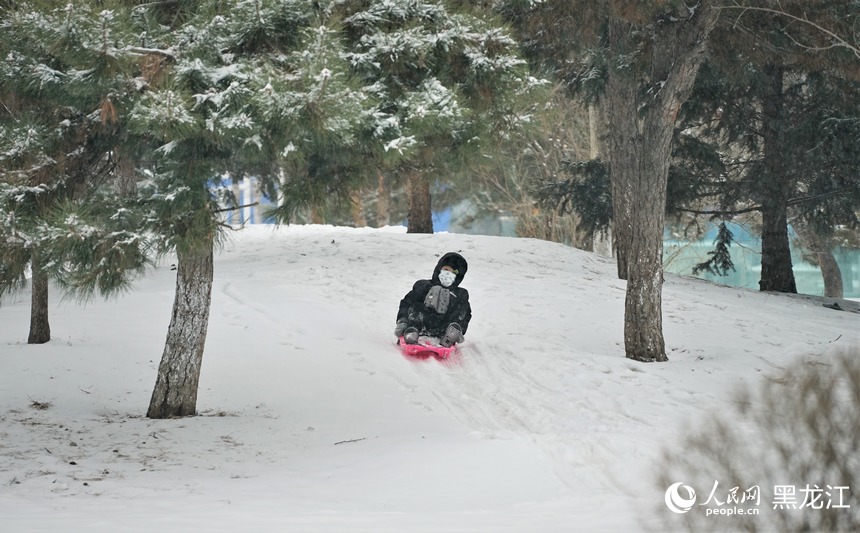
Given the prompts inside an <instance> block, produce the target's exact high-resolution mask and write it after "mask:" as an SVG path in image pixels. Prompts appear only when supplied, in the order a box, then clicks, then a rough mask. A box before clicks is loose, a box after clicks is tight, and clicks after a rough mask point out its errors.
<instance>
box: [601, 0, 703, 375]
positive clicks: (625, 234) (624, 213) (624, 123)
mask: <svg viewBox="0 0 860 533" xmlns="http://www.w3.org/2000/svg"><path fill="white" fill-rule="evenodd" d="M704 4H707V2H706V1H704V0H703V1H702V2H701V3H700V4H699V6H698V8H697V10H696V11H695V12H694V14H692V16H691V17H690V18H689V19H687V20H685V21H682V22H675V23H673V24H660V25H658V26H656V28H657V29H656V30H655V32H656V33H654V35H653V47H652V50H651V54H652V55H651V57H650V71H649V74H650V79H652V80H659V81H660V83H659V84H657V85H655V86H652V87H648V90H646V91H642V90H640V83H641V80H640V79H639V77H638V76H636V75H635V74H634V70H635V69H633V68H623V69H622V68H612V69H610V70H609V80H608V82H607V106H608V113H609V120H610V138H611V150H612V153H611V154H610V158H611V161H610V165H611V166H610V176H611V179H612V194H613V219H614V221H615V223H616V227H615V235H616V239H617V242H616V246H617V249H618V250H619V251H621V252H622V253H621V254H619V258H620V259H622V260H623V263H622V262H619V271H618V273H619V276H623V275H625V274H626V279H627V297H626V300H625V306H624V349H625V352H626V354H627V357H628V358H630V359H635V360H638V361H667V360H668V358H667V357H666V348H665V341H664V338H663V317H662V289H663V231H664V225H665V216H666V186H667V184H668V180H669V163H670V156H671V150H672V134H673V132H674V127H675V120H676V118H677V114H678V111H679V110H680V107H681V105H682V104H683V103H684V102H685V101H686V99H687V98H688V97H689V95H690V92H691V91H692V88H693V82H694V81H695V79H696V75H697V73H698V70H699V66H700V65H701V63H702V61H703V60H704V54H705V49H706V46H707V41H708V36H709V35H710V32H711V31H712V30H713V28H714V26H715V24H716V20H717V16H718V15H717V11H716V10H714V9H711V8H710V6H708V5H704ZM633 29H634V28H632V27H631V25H630V24H629V23H628V22H625V21H623V20H621V19H618V18H615V17H611V18H610V23H609V45H610V47H611V48H612V50H613V53H615V54H618V55H623V54H625V53H627V52H629V51H630V50H631V49H632V48H635V45H633V44H632V43H631V38H633V39H635V37H633V36H634V35H635V34H636V32H634V31H632V30H633ZM616 194H617V195H618V198H615V196H616ZM624 263H626V271H625V269H624V268H623V266H624Z"/></svg>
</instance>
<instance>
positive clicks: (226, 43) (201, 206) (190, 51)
mask: <svg viewBox="0 0 860 533" xmlns="http://www.w3.org/2000/svg"><path fill="white" fill-rule="evenodd" d="M330 7H331V5H329V4H326V3H322V2H315V3H311V2H295V1H291V0H280V1H270V2H264V1H261V0H258V1H238V0H237V1H226V2H225V1H214V0H213V1H203V2H199V3H195V4H192V5H190V6H185V8H183V7H182V6H179V7H177V8H176V9H177V10H174V11H173V12H172V13H171V12H164V11H159V10H160V9H161V8H160V6H159V5H157V4H152V5H150V4H146V5H142V6H141V7H140V8H138V9H137V10H136V14H137V16H136V18H133V22H134V23H135V24H136V34H137V35H139V37H140V39H141V40H142V41H144V42H143V43H142V44H141V45H140V48H141V49H142V50H148V51H149V52H148V54H147V56H148V57H149V59H150V61H151V62H152V63H153V65H152V66H151V67H150V69H149V70H150V72H149V73H148V75H147V79H146V87H145V90H144V91H143V93H142V95H141V97H140V98H139V99H138V100H137V102H136V104H135V106H134V107H133V108H132V109H131V110H130V113H129V118H128V121H129V130H130V132H131V135H132V136H133V138H134V139H135V145H136V146H138V147H139V149H138V151H139V155H138V161H139V162H140V165H141V171H142V172H143V173H144V174H145V175H146V176H147V177H148V179H147V180H146V182H145V183H143V184H141V186H140V207H141V208H143V209H146V210H147V213H148V215H147V217H146V222H147V223H146V227H147V228H148V229H149V230H150V231H151V232H152V233H153V234H154V235H156V236H157V239H156V245H157V250H158V251H159V252H160V253H162V254H165V253H169V252H175V253H176V257H177V284H176V298H175V301H174V308H173V315H172V319H171V323H170V326H169V328H168V335H167V341H166V343H165V349H164V353H163V355H162V359H161V364H160V365H159V371H158V378H157V380H156V384H155V388H154V391H153V394H152V398H151V401H150V406H149V410H148V412H147V416H148V417H150V418H167V417H174V416H186V415H193V414H194V413H195V411H196V401H197V386H198V382H199V377H200V367H201V363H202V356H203V350H204V346H205V340H206V332H207V325H208V313H209V304H210V298H211V289H212V281H213V269H214V266H213V249H214V247H215V246H216V244H217V243H218V242H219V239H220V236H221V232H222V225H221V223H220V218H219V211H221V208H219V206H218V204H217V202H216V198H215V195H216V192H215V191H213V188H212V187H211V184H212V180H214V179H216V178H220V177H221V176H225V175H227V176H230V177H233V178H240V177H243V176H245V175H247V174H252V175H254V176H256V177H258V178H259V179H260V180H261V182H262V183H263V187H264V189H265V190H267V191H269V194H273V192H274V191H275V190H279V194H281V202H280V203H281V207H280V208H279V212H280V214H281V215H282V216H283V213H285V212H288V211H289V210H290V209H292V208H293V206H295V205H302V204H307V203H315V202H317V201H318V200H319V196H320V194H321V191H326V192H330V191H341V190H342V189H343V188H344V186H343V183H344V181H343V180H344V179H345V177H346V174H347V173H346V172H345V171H343V169H342V168H338V171H337V172H331V170H332V169H333V168H334V166H333V165H339V164H340V163H339V162H338V161H337V160H334V161H332V160H330V159H328V158H329V156H331V155H333V154H337V153H338V152H339V151H347V152H348V151H350V150H352V147H353V146H354V145H355V143H356V138H357V131H358V130H359V129H360V125H361V124H363V123H364V122H365V121H366V120H367V117H368V116H369V115H370V113H369V111H368V109H369V108H370V104H368V103H366V102H370V101H371V98H370V97H369V95H368V94H367V93H366V92H362V91H359V90H356V89H354V88H353V86H352V84H351V83H350V82H349V76H348V74H349V73H348V72H347V70H346V63H345V61H344V60H343V51H342V49H341V47H340V40H339V39H338V37H337V35H336V29H335V26H334V21H333V19H332V11H331V9H330ZM183 9H184V10H183ZM162 20H168V21H170V24H172V25H173V26H172V27H171V26H169V25H164V24H163V23H162V22H161V21H162ZM282 170H283V171H285V172H282ZM284 173H286V180H284V181H283V182H282V181H281V179H280V178H281V176H282V175H283V174H284ZM284 218H285V217H284Z"/></svg>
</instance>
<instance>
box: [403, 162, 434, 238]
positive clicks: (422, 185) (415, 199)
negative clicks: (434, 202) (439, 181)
mask: <svg viewBox="0 0 860 533" xmlns="http://www.w3.org/2000/svg"><path fill="white" fill-rule="evenodd" d="M406 195H407V196H408V198H409V214H408V215H407V217H408V218H407V220H408V228H407V230H406V232H407V233H433V212H432V209H431V206H430V180H429V179H428V178H427V176H425V175H424V173H423V172H420V171H418V170H413V171H411V172H409V175H408V176H407V184H406Z"/></svg>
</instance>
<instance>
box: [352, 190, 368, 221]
mask: <svg viewBox="0 0 860 533" xmlns="http://www.w3.org/2000/svg"><path fill="white" fill-rule="evenodd" d="M349 198H350V200H351V202H350V204H351V207H352V224H353V226H355V227H356V228H364V227H367V219H366V218H365V217H364V199H363V198H362V196H361V191H353V192H352V193H351V194H350V195H349Z"/></svg>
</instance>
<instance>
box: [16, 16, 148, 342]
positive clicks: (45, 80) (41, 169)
mask: <svg viewBox="0 0 860 533" xmlns="http://www.w3.org/2000/svg"><path fill="white" fill-rule="evenodd" d="M3 12H4V16H3V17H2V22H0V55H2V56H3V57H4V61H3V63H2V65H0V100H2V104H3V105H2V106H0V220H2V224H0V243H2V245H0V260H2V262H0V294H2V293H3V292H6V291H9V290H14V289H16V288H18V287H20V286H21V285H22V283H23V282H24V276H25V272H26V270H27V268H29V269H30V271H31V277H32V304H31V323H30V334H29V338H28V342H30V343H43V342H47V341H48V340H50V325H49V320H48V281H49V279H53V280H55V281H56V282H58V283H60V284H61V285H62V286H63V287H64V288H66V289H67V290H68V291H69V292H72V293H74V294H76V295H77V296H79V297H83V298H86V297H88V296H91V295H92V294H93V293H95V292H100V293H102V294H110V293H113V292H116V291H118V290H122V289H124V288H126V287H127V286H128V283H129V281H130V278H131V277H133V275H134V274H136V273H138V272H139V271H140V270H141V269H142V267H143V266H144V265H145V264H146V254H145V247H146V239H145V238H144V236H143V235H141V234H139V233H138V232H137V231H136V228H135V220H134V217H133V216H131V215H130V214H129V212H128V211H127V210H124V209H123V208H122V205H123V200H122V198H120V196H119V192H120V189H119V187H117V186H116V185H115V184H114V178H116V177H117V176H118V172H117V165H118V160H119V158H120V157H121V156H120V154H121V150H120V149H119V146H120V144H121V139H120V136H119V135H118V132H119V131H120V130H121V125H120V124H119V120H118V113H117V108H121V107H122V106H123V105H125V104H126V102H127V101H126V100H125V99H124V98H123V97H122V96H121V95H123V94H124V93H126V92H127V91H128V90H129V89H130V88H131V87H132V84H131V83H130V80H129V78H128V77H126V76H125V72H126V70H127V69H128V64H127V62H126V61H124V58H123V57H121V54H119V53H118V51H117V49H116V46H115V45H116V38H117V37H116V32H117V31H118V28H117V25H116V23H115V20H114V17H113V12H112V11H108V10H102V11H96V10H94V9H92V8H91V6H89V5H88V4H80V5H73V4H68V5H67V6H65V7H63V8H60V9H52V8H50V4H46V5H42V4H41V3H21V4H19V5H16V6H15V7H14V9H13V8H11V7H10V8H6V9H4V10H3Z"/></svg>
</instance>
